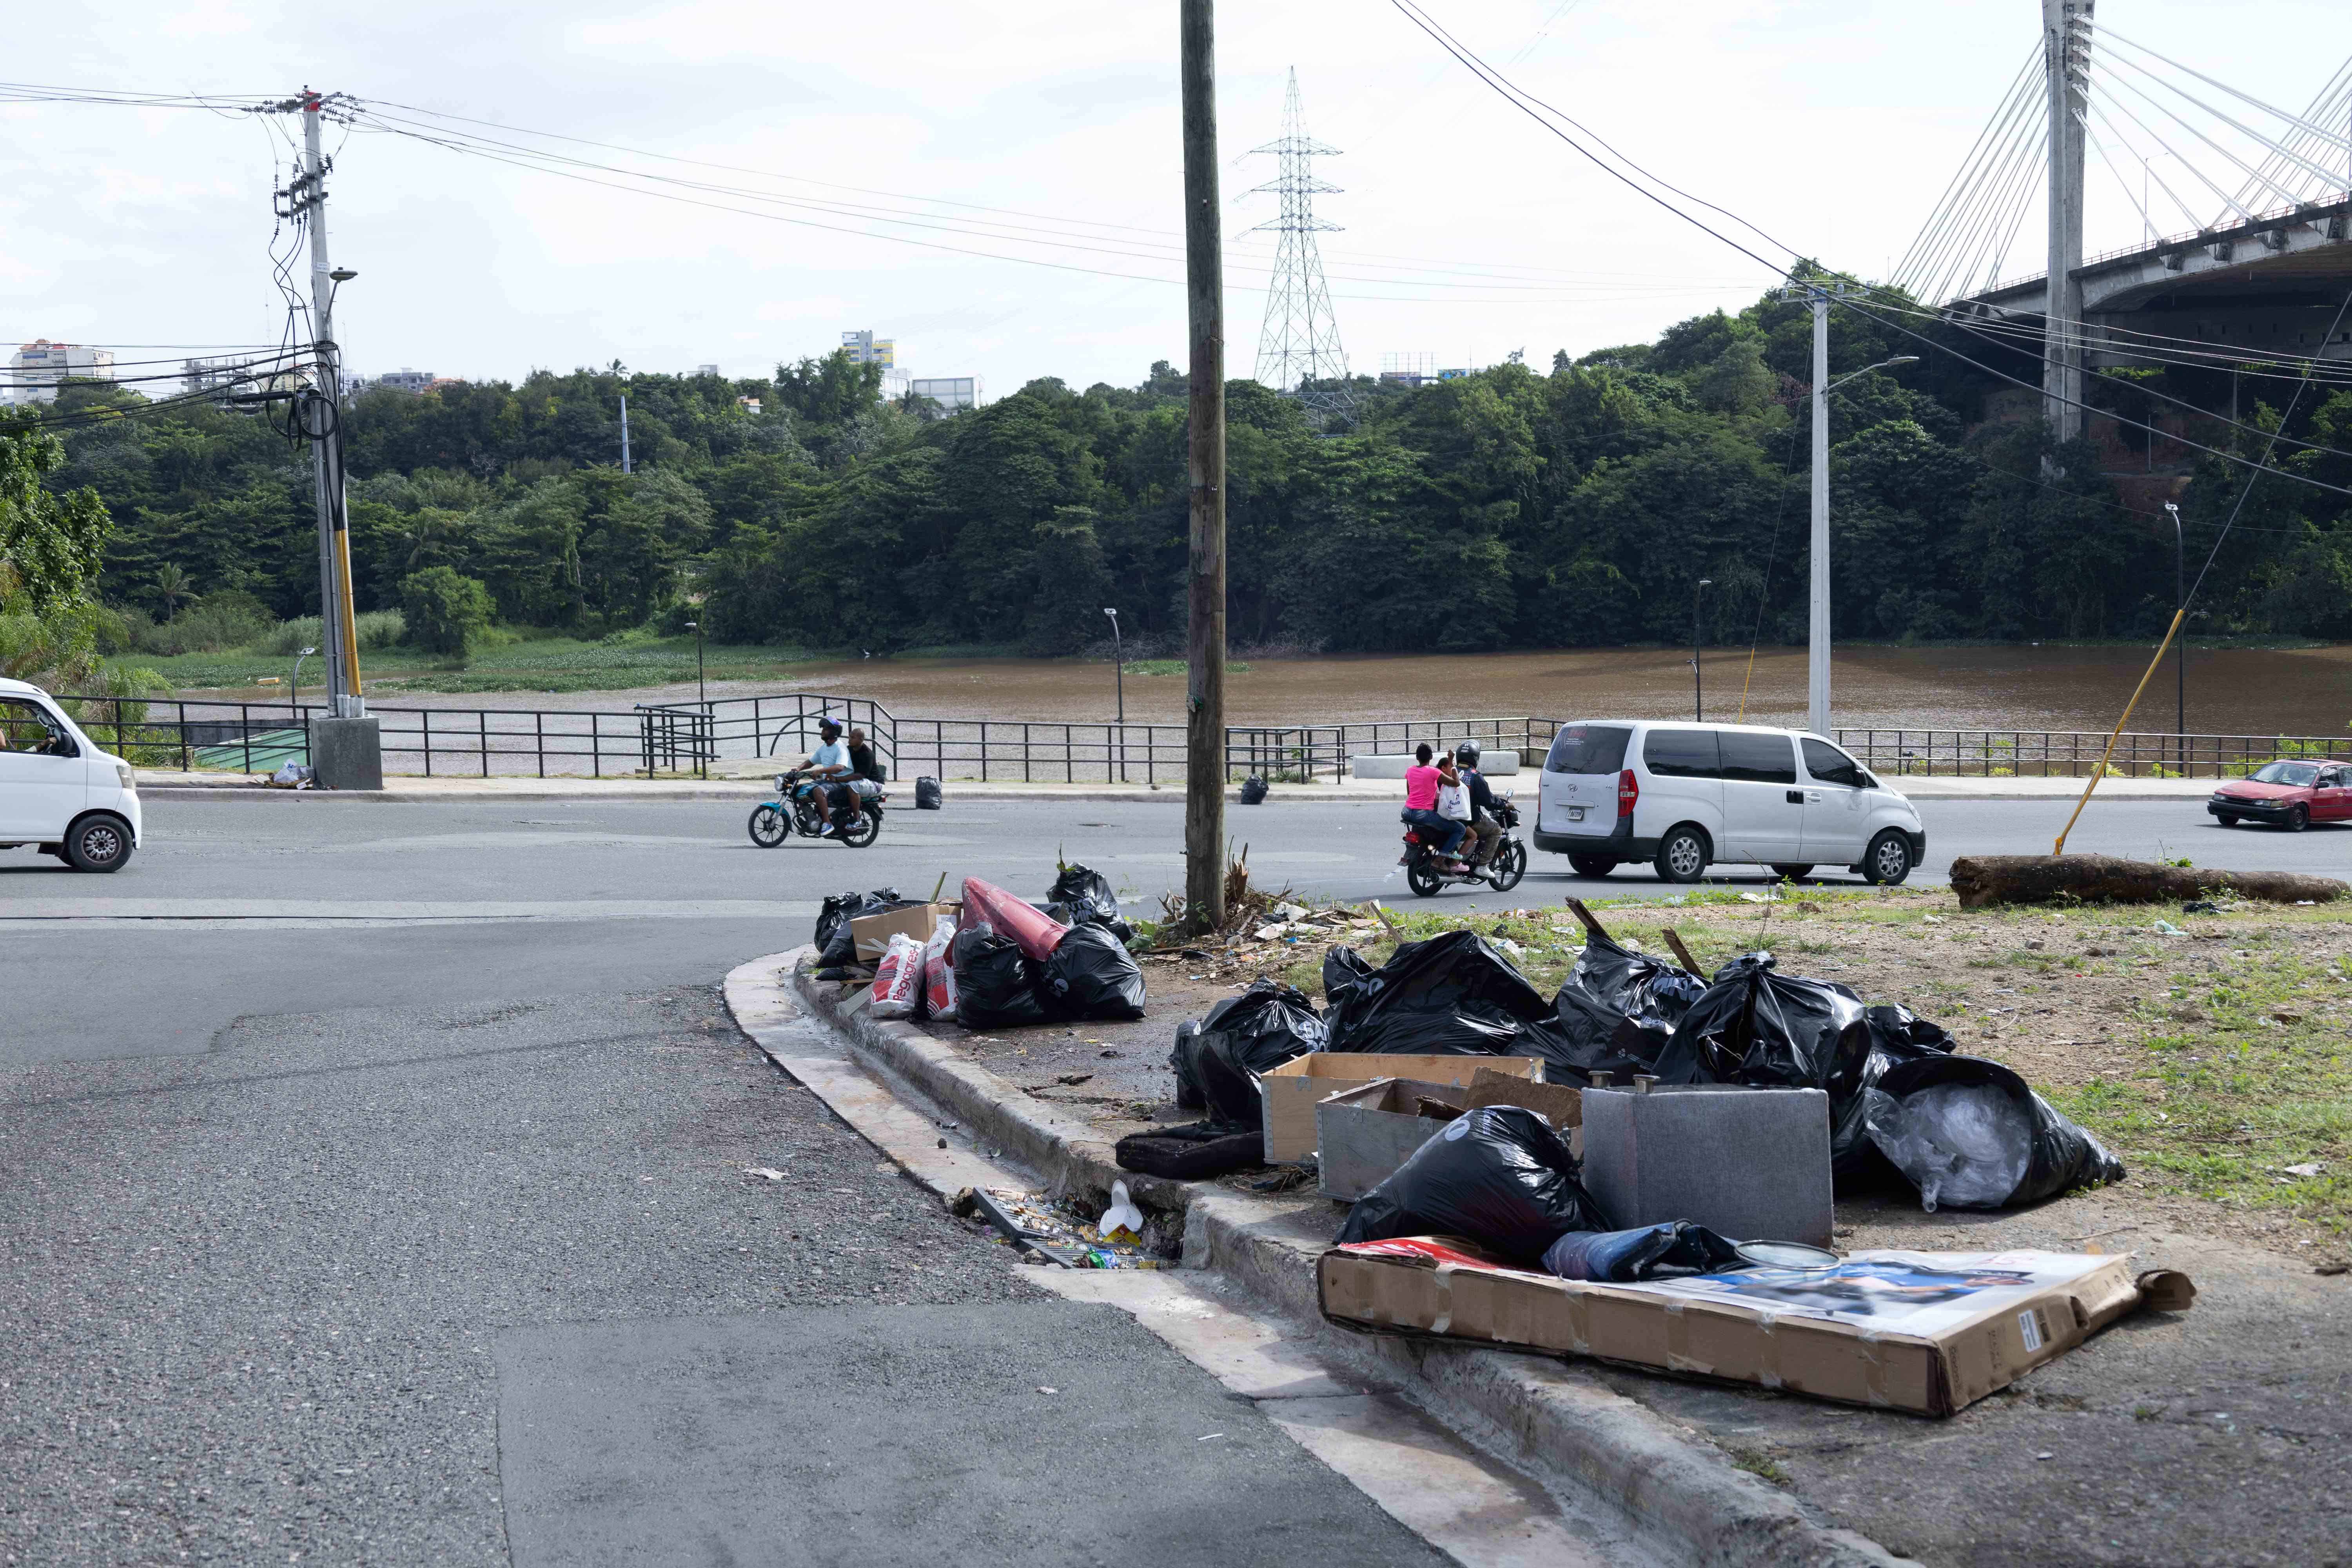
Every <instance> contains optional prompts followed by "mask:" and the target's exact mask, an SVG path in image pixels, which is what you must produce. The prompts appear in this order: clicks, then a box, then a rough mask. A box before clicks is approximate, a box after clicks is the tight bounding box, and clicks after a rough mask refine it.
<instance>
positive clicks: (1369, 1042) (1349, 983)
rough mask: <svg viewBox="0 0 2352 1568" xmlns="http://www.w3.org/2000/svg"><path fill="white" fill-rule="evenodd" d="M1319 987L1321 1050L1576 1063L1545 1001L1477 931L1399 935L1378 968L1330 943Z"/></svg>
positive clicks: (1562, 1064) (1566, 1066) (1568, 1064)
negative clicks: (1424, 937)
mask: <svg viewBox="0 0 2352 1568" xmlns="http://www.w3.org/2000/svg"><path fill="white" fill-rule="evenodd" d="M1323 995H1324V999H1325V1001H1326V1002H1327V1003H1328V1007H1327V1009H1326V1011H1325V1013H1324V1024H1325V1026H1326V1027H1327V1028H1328V1031H1329V1035H1330V1038H1329V1042H1328V1044H1327V1045H1325V1047H1323V1048H1324V1049H1325V1050H1329V1051H1398V1052H1404V1053H1408V1054H1418V1055H1422V1056H1437V1057H1445V1056H1455V1057H1477V1056H1502V1057H1541V1058H1543V1059H1544V1060H1545V1061H1547V1062H1550V1063H1556V1064H1558V1065H1559V1066H1560V1067H1563V1068H1575V1066H1576V1062H1575V1059H1574V1053H1573V1052H1572V1051H1571V1050H1570V1047H1569V1044H1568V1042H1567V1040H1566V1039H1565V1037H1563V1036H1562V1034H1561V1031H1560V1029H1559V1025H1558V1022H1557V1021H1556V1019H1555V1018H1554V1016H1553V1013H1552V1008H1551V1005H1550V1004H1549V1003H1548V1002H1546V1001H1545V1000H1544V998H1543V994H1542V993H1541V992H1539V991H1538V990H1537V989H1536V988H1535V987H1534V986H1533V985H1530V984H1528V979H1527V976H1525V975H1523V974H1521V973H1519V972H1518V971H1517V969H1515V968H1513V967H1512V966H1511V961H1510V960H1509V959H1507V958H1505V957H1504V956H1503V955H1502V954H1501V953H1499V952H1496V951H1495V950H1494V949H1493V948H1492V947H1489V946H1488V945H1487V944H1486V938H1484V937H1482V936H1480V935H1479V934H1478V933H1477V932H1475V931H1448V932H1446V933H1445V934H1444V936H1435V937H1432V938H1430V939H1429V940H1428V941H1427V942H1405V943H1403V944H1402V945H1401V946H1400V947H1398V949H1397V950H1396V951H1395V952H1392V953H1391V954H1390V955H1389V961H1388V962H1387V963H1384V964H1382V965H1381V967H1380V968H1378V969H1374V968H1372V967H1371V966H1370V965H1369V964H1367V963H1365V962H1364V960H1363V955H1362V954H1360V953H1359V952H1357V951H1356V950H1355V949H1354V948H1352V947H1339V948H1334V949H1332V950H1331V952H1330V953H1329V954H1328V956H1326V957H1325V958H1324V960H1323ZM1579 1070H1581V1069H1579Z"/></svg>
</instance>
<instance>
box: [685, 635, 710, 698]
mask: <svg viewBox="0 0 2352 1568" xmlns="http://www.w3.org/2000/svg"><path fill="white" fill-rule="evenodd" d="M686 629H687V630H688V631H690V632H692V633H693V634H694V700H695V701H696V702H697V703H698V704H700V705H701V706H702V707H704V708H709V706H710V700H709V698H707V697H705V696H704V695H703V694H702V623H701V622H700V621H688V622H687V623H686Z"/></svg>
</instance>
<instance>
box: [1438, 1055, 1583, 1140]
mask: <svg viewBox="0 0 2352 1568" xmlns="http://www.w3.org/2000/svg"><path fill="white" fill-rule="evenodd" d="M1490 1105H1523V1106H1525V1107H1527V1108H1528V1110H1532V1111H1534V1112H1535V1113H1536V1114H1537V1115H1538V1116H1540V1117H1542V1118H1543V1119H1544V1120H1545V1121H1549V1122H1550V1123H1551V1130H1552V1131H1555V1132H1557V1133H1559V1135H1560V1136H1561V1137H1563V1138H1565V1137H1567V1136H1568V1134H1569V1133H1570V1131H1573V1130H1574V1129H1576V1128H1579V1127H1581V1126H1583V1125H1584V1090H1582V1089H1579V1088H1577V1087H1576V1085H1574V1084H1572V1083H1545V1082H1544V1081H1542V1080H1541V1079H1538V1080H1536V1081H1535V1082H1533V1083H1529V1082H1528V1080H1527V1079H1522V1078H1517V1077H1514V1076H1512V1075H1511V1074H1508V1073H1499V1072H1496V1070H1495V1069H1494V1068H1488V1067H1482V1068H1479V1069H1478V1070H1477V1071H1475V1072H1474V1073H1472V1074H1471V1075H1470V1089H1469V1091H1468V1092H1467V1093H1465V1095H1464V1096H1463V1097H1462V1109H1463V1110H1485V1109H1486V1107H1488V1106H1490Z"/></svg>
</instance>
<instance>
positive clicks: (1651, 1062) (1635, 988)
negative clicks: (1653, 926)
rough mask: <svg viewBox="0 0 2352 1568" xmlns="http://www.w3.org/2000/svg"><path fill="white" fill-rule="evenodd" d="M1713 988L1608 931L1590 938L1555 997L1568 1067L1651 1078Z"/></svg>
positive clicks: (1565, 1063)
mask: <svg viewBox="0 0 2352 1568" xmlns="http://www.w3.org/2000/svg"><path fill="white" fill-rule="evenodd" d="M1705 992H1706V981H1704V980H1702V979H1700V978H1699V977H1698V976H1697V975H1696V974H1693V973H1691V972H1690V971H1689V970H1687V969H1682V968H1679V967H1677V966H1675V964H1671V963H1666V962H1665V961H1664V960H1663V959H1658V958H1653V957H1651V956H1650V955H1649V954H1648V953H1645V952H1633V951H1631V950H1630V949H1627V948H1623V947H1620V946H1619V945H1617V943H1616V942H1612V940H1610V938H1609V937H1608V935H1607V934H1606V933H1604V932H1601V931H1592V932H1591V933H1589V934H1588V935H1587V936H1586V938H1585V942H1584V951H1583V952H1581V953H1580V954H1578V956H1577V960H1576V967H1575V968H1573V969H1571V970H1570V971H1569V975H1568V978H1567V979H1566V980H1565V981H1563V982H1561V984H1560V987H1559V994H1558V995H1556V996H1554V997H1553V998H1552V1010H1553V1013H1554V1015H1555V1018H1556V1022H1557V1024H1558V1026H1559V1028H1558V1032H1559V1036H1560V1037H1561V1041H1562V1049H1563V1051H1564V1052H1566V1053H1567V1056H1568V1059H1567V1060H1566V1061H1565V1062H1563V1063H1562V1065H1563V1066H1567V1067H1571V1068H1574V1069H1575V1070H1577V1071H1578V1072H1581V1073H1596V1072H1605V1073H1612V1074H1620V1073H1646V1072H1653V1071H1654V1070H1656V1068H1657V1062H1658V1057H1659V1055H1660V1053H1661V1052H1663V1051H1664V1049H1665V1048H1666V1042H1667V1041H1668V1040H1670V1039H1671V1038H1673V1037H1674V1032H1675V1025H1676V1024H1678V1023H1680V1022H1681V1021H1682V1017H1683V1015H1684V1014H1685V1013H1687V1012H1689V1011H1690V1008H1691V1004H1693V1003H1694V1002H1696V1001H1697V1000H1698V999H1699V997H1700V995H1701V994H1704V993H1705Z"/></svg>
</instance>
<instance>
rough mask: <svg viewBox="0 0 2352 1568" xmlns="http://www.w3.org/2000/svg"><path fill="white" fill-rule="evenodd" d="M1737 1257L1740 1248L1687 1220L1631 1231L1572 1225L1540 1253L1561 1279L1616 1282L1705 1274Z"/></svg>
mask: <svg viewBox="0 0 2352 1568" xmlns="http://www.w3.org/2000/svg"><path fill="white" fill-rule="evenodd" d="M1738 1261H1739V1250H1738V1248H1737V1247H1733V1246H1732V1245H1731V1243H1730V1242H1728V1241H1726V1240H1725V1239H1724V1238H1723V1237H1719V1236H1717V1235H1716V1234H1715V1232H1713V1231H1711V1230H1709V1229H1707V1228H1706V1226H1703V1225H1693V1224H1692V1223H1691V1222H1690V1221H1689V1220H1686V1219H1670V1220H1667V1221H1666V1222H1664V1224H1663V1225H1645V1226H1640V1227H1638V1228H1636V1229H1633V1230H1572V1231H1570V1232H1569V1233H1568V1234H1567V1235H1566V1236H1563V1237H1560V1238H1559V1240H1558V1241H1555V1242H1553V1243H1552V1244H1551V1247H1549V1250H1547V1251H1546V1252H1545V1253H1544V1255H1543V1266H1544V1267H1545V1268H1548V1269H1549V1270H1550V1271H1551V1272H1552V1273H1554V1274H1557V1275H1559V1277H1560V1278H1561V1279H1602V1280H1611V1281H1614V1282H1615V1283H1618V1284H1630V1283H1631V1282H1633V1281H1634V1280H1636V1279H1664V1278H1667V1277H1669V1276H1672V1275H1676V1274H1704V1273H1706V1271H1707V1270H1708V1269H1710V1268H1723V1267H1724V1266H1725V1265H1727V1264H1732V1263H1737V1262H1738Z"/></svg>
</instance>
